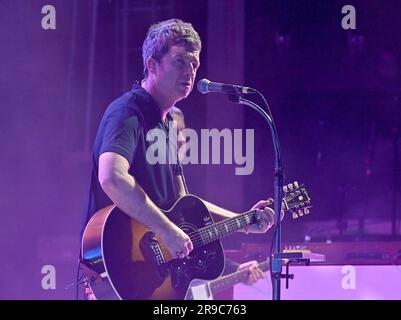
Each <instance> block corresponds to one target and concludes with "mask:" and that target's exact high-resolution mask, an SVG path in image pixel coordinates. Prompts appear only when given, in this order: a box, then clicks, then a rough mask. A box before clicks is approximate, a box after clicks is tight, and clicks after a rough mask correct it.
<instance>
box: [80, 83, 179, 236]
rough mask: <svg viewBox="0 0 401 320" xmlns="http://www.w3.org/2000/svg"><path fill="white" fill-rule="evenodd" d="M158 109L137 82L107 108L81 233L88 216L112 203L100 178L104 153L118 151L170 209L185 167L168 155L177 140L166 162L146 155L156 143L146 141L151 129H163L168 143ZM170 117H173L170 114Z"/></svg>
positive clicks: (149, 192) (154, 197)
mask: <svg viewBox="0 0 401 320" xmlns="http://www.w3.org/2000/svg"><path fill="white" fill-rule="evenodd" d="M159 110H160V109H159V106H158V105H157V103H156V101H155V100H154V99H153V97H152V96H151V95H150V94H149V93H147V92H146V91H145V90H144V89H143V88H142V87H141V86H139V85H137V84H135V85H134V86H133V87H132V90H131V91H129V92H127V93H125V94H124V95H122V96H121V97H119V98H118V99H116V100H114V101H113V102H112V103H111V104H110V105H109V106H108V107H107V109H106V111H105V113H104V115H103V118H102V120H101V122H100V125H99V129H98V131H97V134H96V138H95V142H94V145H93V152H92V163H93V166H92V174H91V182H90V190H89V196H88V202H87V206H86V209H85V213H84V217H83V225H82V230H81V235H82V233H83V230H84V227H85V225H86V224H87V222H88V221H89V219H90V218H91V217H92V216H93V215H94V214H95V213H96V212H97V211H98V210H100V209H102V208H104V207H106V206H108V205H110V204H112V201H111V199H110V198H109V197H108V196H107V195H106V194H105V193H104V191H103V189H102V187H101V186H100V183H99V179H98V172H99V156H100V155H101V154H102V153H104V152H115V153H117V154H119V155H121V156H123V157H124V158H126V159H127V160H128V162H129V164H130V169H129V173H130V174H131V175H132V176H133V177H134V178H135V180H136V181H137V182H138V183H139V185H140V186H141V187H142V188H143V189H144V191H145V192H146V193H147V195H148V196H149V197H150V199H152V201H153V202H154V203H155V204H156V205H157V206H159V207H160V208H162V209H167V206H168V205H169V204H171V202H172V201H174V200H175V199H177V198H178V190H175V187H174V176H176V175H180V174H182V167H181V165H180V164H179V160H178V158H177V159H176V161H171V160H172V159H170V157H169V155H170V148H176V144H175V143H174V141H172V143H167V144H166V149H165V151H166V155H167V158H166V160H167V161H166V162H167V163H165V164H161V163H156V164H151V163H149V161H147V158H146V150H148V148H149V146H150V145H151V144H152V143H155V142H156V141H147V139H146V134H147V133H148V131H149V130H152V129H160V130H162V131H163V132H164V133H165V136H166V138H167V140H166V141H167V142H168V138H169V132H168V124H167V123H165V122H164V121H163V120H162V118H161V116H160V111H159ZM167 119H168V120H169V121H171V120H172V118H171V116H170V115H168V116H167ZM160 132H161V131H159V133H160ZM152 140H153V139H152ZM172 154H173V153H172ZM156 155H157V153H156ZM172 162H175V163H176V164H174V163H172Z"/></svg>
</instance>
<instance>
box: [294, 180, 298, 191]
mask: <svg viewBox="0 0 401 320" xmlns="http://www.w3.org/2000/svg"><path fill="white" fill-rule="evenodd" d="M294 186H295V188H296V189H298V188H299V184H298V181H295V182H294Z"/></svg>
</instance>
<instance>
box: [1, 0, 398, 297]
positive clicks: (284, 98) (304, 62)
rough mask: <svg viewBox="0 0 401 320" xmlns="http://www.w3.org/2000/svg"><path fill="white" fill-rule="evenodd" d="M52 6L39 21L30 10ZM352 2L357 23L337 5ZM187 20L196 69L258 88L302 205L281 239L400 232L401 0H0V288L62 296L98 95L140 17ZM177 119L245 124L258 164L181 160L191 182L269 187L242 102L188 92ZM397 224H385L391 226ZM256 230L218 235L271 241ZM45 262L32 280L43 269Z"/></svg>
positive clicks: (131, 48) (262, 147)
mask: <svg viewBox="0 0 401 320" xmlns="http://www.w3.org/2000/svg"><path fill="white" fill-rule="evenodd" d="M47 4H51V5H53V6H54V7H55V8H56V12H57V27H56V29H55V30H43V29H42V27H41V20H42V17H43V14H42V13H41V9H42V7H43V6H44V5H47ZM347 4H352V5H353V6H354V7H355V8H356V29H355V30H344V29H343V28H342V27H341V20H342V18H343V16H344V15H343V14H342V13H341V8H342V7H343V6H344V5H347ZM172 17H177V18H180V19H183V20H185V21H189V22H191V23H192V24H193V25H194V27H195V28H196V29H197V31H198V33H199V34H200V36H201V38H202V41H203V51H202V54H201V67H200V69H199V71H198V79H201V78H204V77H207V78H209V79H210V80H213V81H218V82H227V83H236V84H240V85H247V86H252V87H254V88H257V89H258V90H259V91H261V92H263V93H264V95H265V97H266V98H267V99H268V101H269V103H270V106H271V109H272V111H273V114H274V116H275V120H276V124H277V126H278V130H279V135H280V138H281V146H282V152H283V156H284V171H285V176H286V180H285V182H287V183H289V182H291V181H293V180H298V181H300V182H302V183H305V184H306V186H307V187H308V190H309V192H310V196H311V198H312V201H313V208H312V213H311V214H310V215H308V216H306V217H305V218H303V219H302V220H299V221H298V220H297V221H290V220H291V219H286V220H285V221H284V224H283V240H284V242H285V243H303V242H304V241H305V239H306V240H308V241H309V240H311V241H322V242H327V241H377V240H386V241H387V240H388V241H391V240H395V239H398V238H399V233H400V230H399V205H400V162H399V152H400V144H401V143H400V139H399V132H400V125H401V90H400V89H401V82H400V72H401V65H400V59H401V43H400V42H401V38H400V37H399V36H398V33H399V31H400V30H401V2H400V1H396V0H394V1H393V0H386V1H378V0H377V1H376V0H372V1H351V3H350V2H349V1H337V0H333V1H309V0H308V1H293V0H289V1H276V0H274V1H273V0H272V1H242V0H233V1H229V0H217V1H184V0H171V1H161V0H159V1H156V0H148V1H139V0H97V1H96V0H83V1H78V0H53V1H41V0H30V1H28V0H13V1H11V0H3V1H1V2H0V27H1V28H0V101H1V108H0V112H1V115H0V130H1V132H2V137H3V139H2V152H1V157H0V181H1V187H0V192H1V193H0V194H1V198H0V199H1V200H0V201H1V202H0V203H1V208H2V214H1V224H0V237H1V241H0V250H1V253H2V257H1V265H2V273H1V276H0V288H1V290H0V298H1V299H73V298H74V294H75V292H74V289H71V290H68V291H66V290H65V289H64V287H65V286H66V285H67V284H69V283H72V282H73V281H74V280H75V272H76V262H77V256H78V251H79V230H80V224H81V215H82V212H83V209H84V205H85V199H86V195H87V189H88V182H89V173H90V148H91V143H92V140H93V138H94V135H95V133H96V129H97V124H98V122H99V120H100V118H101V116H102V114H103V112H104V110H105V108H106V107H107V105H108V104H109V103H110V102H111V101H112V100H113V99H115V98H116V97H117V96H119V95H120V94H122V93H123V92H125V91H127V90H129V89H130V87H131V85H132V83H133V82H134V81H135V80H141V76H142V59H141V51H140V49H141V46H142V42H143V40H144V38H145V35H146V31H147V28H148V27H149V25H150V24H151V23H153V22H157V21H160V20H164V19H167V18H172ZM177 106H178V107H180V108H181V109H182V110H183V111H184V113H185V116H186V124H187V126H188V127H190V128H193V129H196V130H197V131H199V130H200V129H201V128H209V129H211V128H218V129H222V128H230V129H233V128H242V129H245V128H249V129H251V128H252V129H255V170H254V172H253V174H252V175H249V176H235V175H234V168H235V167H236V165H188V166H185V168H184V170H185V172H186V179H187V182H188V185H189V189H190V191H191V193H194V194H197V195H199V196H201V197H203V198H206V199H208V200H210V201H213V202H216V203H217V204H220V205H222V206H225V207H227V208H229V209H232V210H235V211H238V212H242V211H245V210H247V209H248V208H250V207H251V206H252V205H253V204H254V203H256V202H257V201H258V200H259V199H261V198H266V197H267V196H271V195H272V191H273V175H272V174H273V154H272V151H273V148H272V144H271V137H270V132H269V130H268V128H267V127H266V126H265V124H264V122H263V120H262V119H261V118H260V117H259V116H258V115H257V114H256V113H255V112H254V111H252V110H248V109H244V108H243V107H239V106H236V105H233V104H230V103H229V102H227V100H226V99H225V98H224V97H221V96H217V95H208V96H203V95H201V94H200V93H198V92H197V91H196V90H194V92H193V93H192V94H191V96H190V97H189V98H188V99H187V100H185V101H183V102H181V103H179V104H178V105H177ZM394 222H396V223H394ZM270 239H271V232H268V233H267V234H266V235H250V236H244V235H236V236H230V238H228V239H225V240H224V245H225V248H227V249H235V248H238V247H239V246H240V245H241V243H244V242H254V243H255V242H256V243H269V242H270ZM45 265H52V266H54V267H55V269H56V272H57V278H56V279H57V287H56V289H55V290H44V289H43V288H42V286H41V281H42V278H43V277H44V276H45V275H44V274H42V272H41V271H42V267H43V266H45Z"/></svg>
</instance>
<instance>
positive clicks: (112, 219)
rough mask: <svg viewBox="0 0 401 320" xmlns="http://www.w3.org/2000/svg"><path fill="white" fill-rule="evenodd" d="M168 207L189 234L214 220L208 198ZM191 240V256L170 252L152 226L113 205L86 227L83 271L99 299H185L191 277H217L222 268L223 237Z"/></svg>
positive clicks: (186, 199) (171, 216)
mask: <svg viewBox="0 0 401 320" xmlns="http://www.w3.org/2000/svg"><path fill="white" fill-rule="evenodd" d="M164 213H165V214H166V215H167V216H168V217H169V219H170V220H171V221H173V222H174V223H175V224H177V225H178V226H179V227H180V228H181V229H182V230H183V231H184V232H186V233H187V234H188V235H190V234H191V232H194V231H197V230H198V229H200V228H203V227H205V226H208V225H211V224H213V219H212V217H211V215H210V212H209V211H208V209H207V208H206V206H205V204H204V203H203V202H202V201H201V200H200V199H199V198H197V197H195V196H193V195H187V196H184V197H182V198H180V199H179V200H177V202H176V203H175V204H174V205H173V206H172V208H171V209H169V210H168V211H164ZM191 239H192V238H191ZM192 241H193V243H194V248H195V249H194V250H193V251H192V252H191V253H190V255H189V256H188V257H186V258H184V259H176V258H175V257H171V256H170V254H169V253H168V251H167V249H166V248H165V247H164V246H163V243H162V242H161V240H160V239H159V238H158V237H157V236H155V235H154V233H153V232H152V231H150V230H149V229H148V228H147V227H146V226H144V225H143V224H141V223H140V222H138V221H136V220H135V219H132V218H130V217H129V216H128V215H126V214H125V213H123V212H122V211H121V210H119V209H118V208H117V207H116V206H113V205H112V206H109V207H106V208H103V209H101V210H99V211H98V212H97V213H96V214H95V215H94V216H93V217H92V218H91V219H90V221H89V222H88V225H87V226H86V228H85V232H84V235H83V239H82V256H83V259H84V263H83V269H84V274H85V276H86V277H87V278H88V280H89V286H90V287H91V289H92V291H93V293H94V295H95V296H96V298H97V299H107V300H110V299H123V300H148V299H152V300H153V299H156V300H182V299H184V297H185V294H186V292H187V289H188V287H189V284H190V282H191V281H192V280H193V279H204V280H211V279H215V278H217V277H219V276H220V274H221V273H222V271H223V268H224V252H223V248H222V245H221V242H220V240H216V241H213V242H210V243H208V244H205V245H202V246H196V242H197V238H196V237H195V238H193V239H192Z"/></svg>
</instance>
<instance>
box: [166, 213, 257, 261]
mask: <svg viewBox="0 0 401 320" xmlns="http://www.w3.org/2000/svg"><path fill="white" fill-rule="evenodd" d="M254 213H255V211H254V210H252V211H250V212H247V213H244V214H242V215H241V216H238V217H234V218H232V219H230V220H229V221H220V222H218V223H215V224H213V225H210V226H207V227H203V228H201V229H199V230H197V231H195V232H192V233H190V234H188V236H189V237H190V238H191V241H192V243H193V246H194V248H196V247H199V246H202V245H205V244H207V243H210V242H213V241H215V240H217V239H219V238H221V236H224V234H227V235H228V234H230V233H232V232H235V231H236V230H238V229H240V228H241V227H244V226H246V225H247V224H248V223H247V217H246V216H249V215H253V214H254ZM248 219H251V218H250V217H249V218H248ZM237 220H238V221H239V222H240V224H239V225H240V226H238V223H237V222H236V221H237ZM226 226H227V228H225V227H226ZM223 228H224V230H223ZM209 229H217V234H216V232H214V233H211V234H210V233H209ZM227 229H228V231H227ZM219 235H221V236H219ZM159 247H160V250H161V253H162V254H163V255H171V254H170V252H169V251H168V249H167V248H166V247H165V246H163V245H160V244H159Z"/></svg>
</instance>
